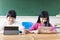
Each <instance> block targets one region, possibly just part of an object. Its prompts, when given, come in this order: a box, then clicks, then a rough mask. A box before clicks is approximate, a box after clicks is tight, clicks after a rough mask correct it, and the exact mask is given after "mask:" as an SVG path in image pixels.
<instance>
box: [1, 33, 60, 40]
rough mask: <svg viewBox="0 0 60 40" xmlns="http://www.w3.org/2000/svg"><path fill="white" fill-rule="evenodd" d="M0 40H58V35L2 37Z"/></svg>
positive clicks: (59, 36) (59, 39) (59, 38)
mask: <svg viewBox="0 0 60 40" xmlns="http://www.w3.org/2000/svg"><path fill="white" fill-rule="evenodd" d="M0 40H60V34H26V35H3V34H0Z"/></svg>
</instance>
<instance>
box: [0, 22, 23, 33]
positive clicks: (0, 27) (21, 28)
mask: <svg viewBox="0 0 60 40" xmlns="http://www.w3.org/2000/svg"><path fill="white" fill-rule="evenodd" d="M4 26H18V27H19V30H20V31H23V30H24V27H23V26H22V24H21V23H18V22H16V21H15V22H14V23H13V24H11V25H9V23H8V22H7V21H5V22H3V23H2V24H0V33H3V32H4Z"/></svg>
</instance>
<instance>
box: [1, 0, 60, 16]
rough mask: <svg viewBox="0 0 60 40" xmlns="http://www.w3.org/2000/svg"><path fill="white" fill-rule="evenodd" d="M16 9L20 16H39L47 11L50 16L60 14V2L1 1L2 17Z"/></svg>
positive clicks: (59, 0)
mask: <svg viewBox="0 0 60 40" xmlns="http://www.w3.org/2000/svg"><path fill="white" fill-rule="evenodd" d="M10 9H14V10H16V12H17V15H18V16H37V15H39V14H40V12H41V11H42V10H47V11H48V12H49V15H50V16H55V15H57V14H58V13H60V0H0V16H5V15H6V12H7V11H8V10H10Z"/></svg>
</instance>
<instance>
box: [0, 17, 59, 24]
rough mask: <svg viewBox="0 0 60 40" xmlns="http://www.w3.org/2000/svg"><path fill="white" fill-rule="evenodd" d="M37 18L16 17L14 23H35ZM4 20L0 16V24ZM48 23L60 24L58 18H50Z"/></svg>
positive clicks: (4, 18)
mask: <svg viewBox="0 0 60 40" xmlns="http://www.w3.org/2000/svg"><path fill="white" fill-rule="evenodd" d="M37 18H38V16H17V18H16V21H18V22H23V21H29V22H33V23H35V22H36V21H37ZM5 20H6V16H0V24H1V23H2V22H4V21H5ZM50 23H51V24H56V23H60V17H55V16H50Z"/></svg>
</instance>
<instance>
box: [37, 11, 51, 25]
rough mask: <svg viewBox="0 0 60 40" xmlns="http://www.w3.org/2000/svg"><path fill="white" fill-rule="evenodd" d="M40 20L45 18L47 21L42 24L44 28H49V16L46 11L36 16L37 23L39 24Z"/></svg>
mask: <svg viewBox="0 0 60 40" xmlns="http://www.w3.org/2000/svg"><path fill="white" fill-rule="evenodd" d="M40 18H47V21H46V22H45V23H44V24H45V26H51V25H50V23H49V15H48V12H47V11H42V12H41V14H40V15H39V16H38V20H37V23H41V21H40Z"/></svg>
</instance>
